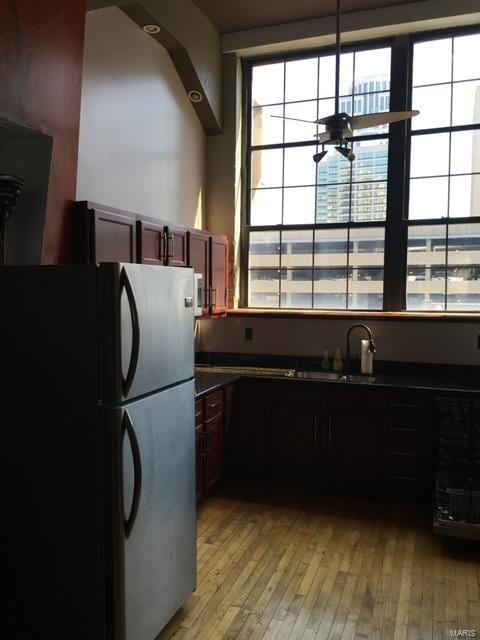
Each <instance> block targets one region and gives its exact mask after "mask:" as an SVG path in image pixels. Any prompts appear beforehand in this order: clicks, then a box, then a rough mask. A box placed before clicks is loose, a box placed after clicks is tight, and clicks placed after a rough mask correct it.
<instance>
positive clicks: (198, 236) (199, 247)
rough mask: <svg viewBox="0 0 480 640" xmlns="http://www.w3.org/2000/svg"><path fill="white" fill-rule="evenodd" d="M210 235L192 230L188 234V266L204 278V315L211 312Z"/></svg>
mask: <svg viewBox="0 0 480 640" xmlns="http://www.w3.org/2000/svg"><path fill="white" fill-rule="evenodd" d="M209 243H210V235H209V234H208V233H205V232H204V231H197V230H193V229H192V230H190V231H189V232H188V266H189V267H193V270H194V272H195V273H201V274H202V276H203V293H204V295H203V301H202V308H203V310H204V313H205V314H207V313H208V312H209V300H208V292H209V287H210V277H209V276H210V273H209V271H210V269H209V264H210V260H209V253H210V244H209Z"/></svg>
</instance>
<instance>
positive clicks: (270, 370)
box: [195, 365, 295, 378]
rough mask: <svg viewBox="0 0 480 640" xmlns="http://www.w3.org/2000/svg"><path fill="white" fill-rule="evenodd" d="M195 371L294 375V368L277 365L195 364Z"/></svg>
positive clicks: (290, 376)
mask: <svg viewBox="0 0 480 640" xmlns="http://www.w3.org/2000/svg"><path fill="white" fill-rule="evenodd" d="M195 370H196V372H197V373H200V372H202V371H205V372H207V373H233V374H236V375H241V376H249V375H250V376H280V377H286V378H294V377H295V369H282V368H279V367H228V366H209V365H195Z"/></svg>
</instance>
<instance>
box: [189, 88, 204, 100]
mask: <svg viewBox="0 0 480 640" xmlns="http://www.w3.org/2000/svg"><path fill="white" fill-rule="evenodd" d="M187 95H188V97H189V98H190V100H191V101H192V102H201V101H202V100H203V96H202V94H201V93H200V91H197V90H196V89H192V90H191V91H189V92H188V94H187Z"/></svg>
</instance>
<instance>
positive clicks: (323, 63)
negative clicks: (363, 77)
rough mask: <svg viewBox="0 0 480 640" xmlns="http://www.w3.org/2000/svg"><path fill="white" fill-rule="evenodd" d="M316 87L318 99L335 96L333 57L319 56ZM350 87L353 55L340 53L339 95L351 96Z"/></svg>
mask: <svg viewBox="0 0 480 640" xmlns="http://www.w3.org/2000/svg"><path fill="white" fill-rule="evenodd" d="M318 87H319V93H318V96H319V98H331V97H333V96H335V56H320V64H319V73H318ZM352 87H353V53H342V54H341V55H340V95H347V94H351V93H352ZM332 113H333V111H332Z"/></svg>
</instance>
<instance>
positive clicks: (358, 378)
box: [295, 371, 376, 384]
mask: <svg viewBox="0 0 480 640" xmlns="http://www.w3.org/2000/svg"><path fill="white" fill-rule="evenodd" d="M295 378H300V379H302V380H327V381H330V380H331V381H332V382H353V383H366V384H371V383H372V382H375V380H376V378H375V376H371V375H367V374H362V373H351V374H341V373H333V372H331V371H295Z"/></svg>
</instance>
